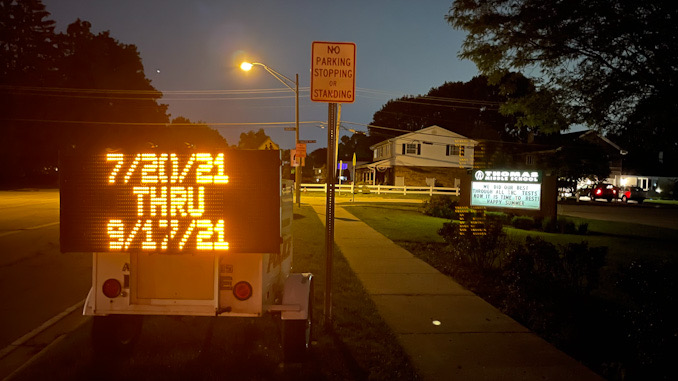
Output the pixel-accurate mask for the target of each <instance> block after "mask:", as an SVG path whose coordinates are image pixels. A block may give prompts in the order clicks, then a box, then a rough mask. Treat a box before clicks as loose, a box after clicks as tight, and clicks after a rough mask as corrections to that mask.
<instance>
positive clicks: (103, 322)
mask: <svg viewBox="0 0 678 381" xmlns="http://www.w3.org/2000/svg"><path fill="white" fill-rule="evenodd" d="M142 325H143V319H142V316H140V315H109V316H95V317H94V321H93V322H92V344H93V346H94V350H95V351H96V352H97V353H101V354H129V353H131V351H132V348H134V345H135V344H136V342H137V340H138V339H139V335H140V334H141V327H142Z"/></svg>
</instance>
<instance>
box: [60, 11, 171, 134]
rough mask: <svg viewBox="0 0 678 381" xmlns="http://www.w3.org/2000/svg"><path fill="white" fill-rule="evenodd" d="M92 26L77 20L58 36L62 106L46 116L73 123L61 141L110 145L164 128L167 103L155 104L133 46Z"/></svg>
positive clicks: (158, 95) (155, 95) (156, 95)
mask: <svg viewBox="0 0 678 381" xmlns="http://www.w3.org/2000/svg"><path fill="white" fill-rule="evenodd" d="M90 29H91V24H90V23H89V22H87V21H81V20H76V21H75V22H74V23H72V24H70V25H69V26H68V28H67V32H66V34H65V35H60V36H59V37H60V42H59V48H60V51H61V53H62V55H63V56H62V57H61V60H60V61H59V63H58V65H59V72H60V73H61V80H62V81H63V85H62V86H61V87H63V88H66V89H68V90H66V92H65V94H59V95H62V96H61V97H60V99H59V101H58V102H59V103H60V104H61V106H60V107H58V108H55V109H54V110H53V111H54V114H53V115H52V116H51V118H50V119H56V120H67V121H75V122H77V123H74V124H66V126H65V127H66V128H64V129H63V133H62V142H64V143H66V144H70V143H69V142H75V143H76V144H87V145H94V146H98V145H102V144H103V145H108V144H112V143H113V142H116V143H122V142H126V141H130V140H131V141H133V140H134V139H136V137H137V135H138V134H140V133H141V134H144V133H151V134H152V133H154V132H155V131H156V130H158V129H159V128H162V126H164V125H165V124H166V123H168V122H169V116H168V115H167V105H161V104H158V102H157V101H158V100H159V99H160V98H161V97H162V93H160V92H159V91H157V90H156V89H155V88H154V87H153V86H151V82H150V80H149V79H148V78H146V75H145V74H144V68H143V65H142V63H141V57H140V56H139V52H138V51H137V48H136V46H134V45H128V44H122V43H120V42H118V41H117V40H115V39H113V38H112V37H111V36H110V33H109V32H108V31H106V32H101V33H99V34H96V35H95V34H92V33H91V31H90ZM63 95H65V96H63ZM83 122H85V123H83Z"/></svg>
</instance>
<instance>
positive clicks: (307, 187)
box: [301, 183, 459, 196]
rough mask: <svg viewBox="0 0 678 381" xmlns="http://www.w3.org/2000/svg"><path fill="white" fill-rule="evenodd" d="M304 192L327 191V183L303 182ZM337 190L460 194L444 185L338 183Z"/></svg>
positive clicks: (457, 190)
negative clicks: (355, 184)
mask: <svg viewBox="0 0 678 381" xmlns="http://www.w3.org/2000/svg"><path fill="white" fill-rule="evenodd" d="M301 191H302V192H323V193H326V192H327V184H324V183H323V184H301ZM335 192H337V193H342V192H344V193H366V194H367V193H372V194H385V193H394V194H403V195H408V194H427V195H429V196H433V195H434V194H446V195H449V196H459V188H443V187H434V186H429V187H415V186H394V185H357V186H355V187H354V185H353V184H336V185H335Z"/></svg>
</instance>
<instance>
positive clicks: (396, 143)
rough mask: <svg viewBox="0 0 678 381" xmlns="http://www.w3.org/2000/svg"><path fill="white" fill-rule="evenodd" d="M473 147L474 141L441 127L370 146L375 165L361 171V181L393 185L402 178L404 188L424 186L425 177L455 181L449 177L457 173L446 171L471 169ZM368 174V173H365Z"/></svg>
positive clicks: (429, 128)
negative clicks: (366, 180)
mask: <svg viewBox="0 0 678 381" xmlns="http://www.w3.org/2000/svg"><path fill="white" fill-rule="evenodd" d="M476 145H477V142H476V141H474V140H471V139H468V138H466V137H464V136H462V135H459V134H457V133H454V132H451V131H449V130H446V129H444V128H441V127H438V126H431V127H427V128H424V129H422V130H419V131H415V132H411V133H408V134H405V135H401V136H398V137H396V138H393V139H389V140H386V141H383V142H381V143H378V144H375V145H374V146H372V147H370V148H371V149H372V150H373V151H374V154H373V157H374V162H373V163H370V164H367V165H366V166H363V167H362V168H361V171H362V173H363V179H369V180H368V182H373V181H374V182H376V183H383V184H394V182H395V181H396V178H397V179H398V180H400V178H402V179H403V180H404V183H405V185H426V184H425V181H426V178H429V179H432V178H437V179H440V178H445V182H454V179H455V177H456V176H455V177H451V176H452V174H453V173H454V174H455V175H456V172H457V171H452V170H450V171H449V176H448V175H445V173H446V172H445V171H446V170H445V168H448V169H471V168H473V157H474V150H475V146H476ZM461 152H463V155H461V154H460V153H461ZM370 171H371V172H372V173H371V174H369V173H367V172H370ZM441 171H442V172H441ZM429 172H430V173H429ZM415 173H416V174H417V176H414V175H413V174H415ZM441 173H442V174H441ZM408 174H409V175H408ZM420 183H422V184H420Z"/></svg>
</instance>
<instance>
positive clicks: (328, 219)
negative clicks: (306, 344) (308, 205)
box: [325, 103, 337, 328]
mask: <svg viewBox="0 0 678 381" xmlns="http://www.w3.org/2000/svg"><path fill="white" fill-rule="evenodd" d="M327 105H328V107H327V108H328V117H327V147H334V145H335V143H336V140H337V135H336V124H337V104H336V103H328V104H327ZM332 168H336V164H335V162H334V150H331V149H328V150H327V171H326V176H327V178H326V181H327V199H326V202H325V327H327V328H329V327H331V326H332V257H333V256H334V188H335V186H334V183H335V180H334V174H335V171H333V170H332Z"/></svg>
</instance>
